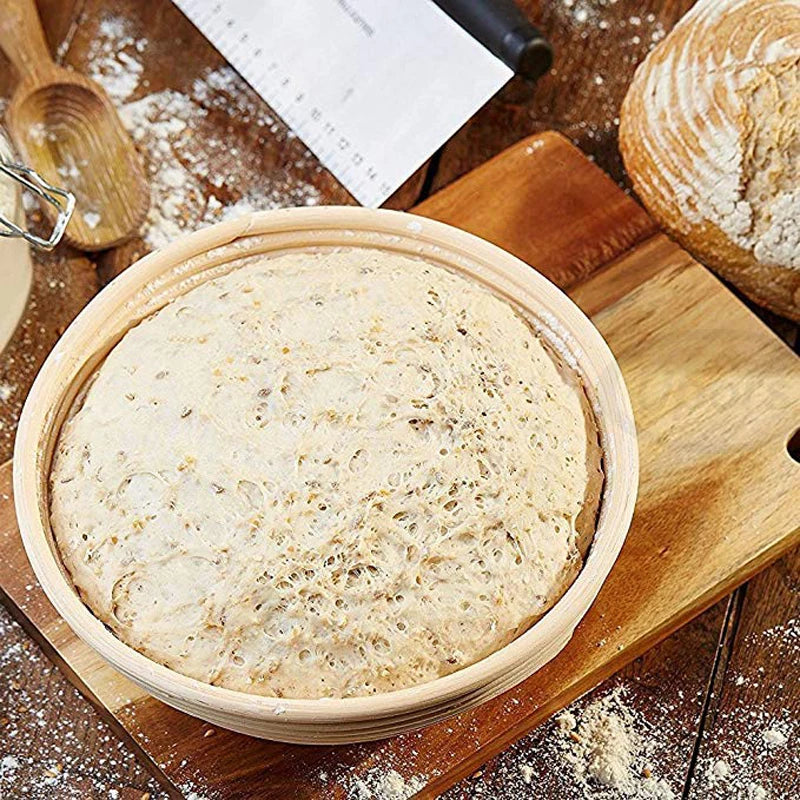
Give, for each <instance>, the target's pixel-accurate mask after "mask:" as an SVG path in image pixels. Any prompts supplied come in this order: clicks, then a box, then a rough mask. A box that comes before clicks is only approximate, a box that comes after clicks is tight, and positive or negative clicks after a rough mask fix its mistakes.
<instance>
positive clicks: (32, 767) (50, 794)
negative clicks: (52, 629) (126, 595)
mask: <svg viewBox="0 0 800 800" xmlns="http://www.w3.org/2000/svg"><path fill="white" fill-rule="evenodd" d="M111 790H117V791H120V798H128V800H134V798H135V800H139V799H140V798H141V797H142V796H143V795H144V794H145V793H146V792H149V793H150V795H151V797H152V799H153V800H155V798H156V797H157V796H158V795H161V794H162V790H161V788H160V785H159V784H158V783H157V782H156V781H155V780H154V779H153V778H152V776H151V775H150V774H149V773H148V772H147V771H146V770H145V769H144V767H143V766H142V764H141V763H140V761H139V760H138V759H136V758H135V757H134V755H133V753H132V751H131V750H130V748H128V747H126V746H124V745H123V744H122V742H121V741H120V740H119V739H118V738H117V736H116V735H115V734H114V732H113V731H112V730H111V729H110V727H109V725H108V724H107V723H106V722H105V721H104V720H103V719H102V718H101V717H100V715H99V714H98V713H97V712H96V711H94V710H93V709H92V708H91V707H90V706H88V705H87V703H86V701H85V700H83V698H82V697H81V696H80V695H79V694H78V692H77V690H76V689H74V688H73V687H72V686H71V685H70V684H69V683H68V681H67V680H66V678H65V677H64V676H63V675H62V674H61V672H60V671H59V670H58V669H56V668H55V667H54V666H53V664H52V663H51V662H50V660H49V659H48V658H47V656H46V655H45V654H44V653H43V652H42V650H41V649H40V648H39V646H38V645H37V644H35V643H34V642H32V641H31V639H30V638H29V637H28V636H27V635H26V634H25V633H24V632H23V630H22V629H21V628H20V627H19V625H17V623H16V622H14V621H13V620H12V618H11V616H10V614H9V612H8V611H6V610H5V609H4V608H2V607H0V796H3V797H8V798H9V800H11V799H12V798H20V797H26V798H29V800H51V799H52V798H55V797H58V798H63V799H64V800H66V799H67V798H85V800H101V798H102V800H107V798H109V797H111V796H112V795H111V794H110V791H111Z"/></svg>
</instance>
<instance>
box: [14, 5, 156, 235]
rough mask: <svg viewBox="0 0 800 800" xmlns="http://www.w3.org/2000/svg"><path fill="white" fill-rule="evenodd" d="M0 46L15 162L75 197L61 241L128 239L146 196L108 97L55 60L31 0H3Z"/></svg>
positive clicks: (137, 223)
mask: <svg viewBox="0 0 800 800" xmlns="http://www.w3.org/2000/svg"><path fill="white" fill-rule="evenodd" d="M0 47H2V48H3V50H5V52H6V55H8V57H9V58H10V59H11V61H12V62H13V64H14V66H15V67H16V68H17V71H18V73H19V77H20V82H19V84H18V85H17V89H16V91H15V93H14V96H13V97H12V98H11V102H10V103H9V106H8V110H7V111H6V127H7V129H8V132H9V134H10V135H11V138H12V139H13V141H14V144H15V145H16V148H17V151H18V153H19V155H20V157H21V158H22V159H23V160H24V161H25V162H26V163H27V164H29V165H30V166H32V167H33V168H34V169H35V170H36V171H37V172H38V173H39V174H40V175H42V176H43V177H44V178H45V180H47V181H49V182H50V183H52V184H54V185H57V186H66V187H67V188H68V189H69V190H70V191H71V192H72V193H73V194H74V195H75V197H76V200H77V202H76V208H75V214H74V216H73V218H72V221H71V222H70V224H69V225H68V227H67V230H66V232H65V237H66V238H67V239H68V240H69V241H71V242H72V243H73V244H74V245H75V246H76V247H78V248H80V249H81V250H103V249H105V248H107V247H112V246H113V245H115V244H118V243H119V242H122V241H124V240H125V239H128V238H130V237H131V236H132V235H133V234H134V233H136V231H137V229H138V228H139V226H140V225H141V224H142V222H143V221H144V218H145V215H146V214H147V210H148V207H149V203H150V191H149V188H148V186H147V182H146V180H145V175H144V171H143V169H142V164H141V161H140V159H139V155H138V153H137V152H136V148H135V147H134V145H133V142H132V141H131V139H130V137H129V136H128V134H127V132H126V131H125V129H124V128H123V127H122V123H121V122H120V119H119V117H118V116H117V112H116V110H115V109H114V106H113V104H112V102H111V100H110V99H109V98H108V96H107V95H106V93H105V92H104V91H103V89H102V88H101V87H100V86H98V85H97V84H96V83H94V82H93V81H90V80H89V79H88V78H86V77H84V76H83V75H80V74H78V73H77V72H72V71H71V70H68V69H65V68H64V67H60V66H58V65H57V64H54V63H53V60H52V58H51V57H50V52H49V50H48V47H47V42H46V41H45V38H44V32H43V30H42V26H41V22H40V21H39V14H38V12H37V10H36V5H35V2H34V0H3V11H2V15H1V16H0ZM45 209H46V213H48V214H50V213H52V209H51V208H48V207H47V206H45Z"/></svg>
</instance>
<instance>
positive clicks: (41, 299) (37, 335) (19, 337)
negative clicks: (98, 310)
mask: <svg viewBox="0 0 800 800" xmlns="http://www.w3.org/2000/svg"><path fill="white" fill-rule="evenodd" d="M98 286H99V283H98V280H97V273H96V271H95V269H94V266H93V265H92V263H91V262H90V261H88V260H87V259H86V258H83V257H82V256H79V255H78V254H77V253H76V252H75V251H72V250H70V249H68V248H60V249H59V250H58V251H57V252H56V253H53V254H45V253H42V254H39V253H37V254H35V256H34V274H33V285H32V287H31V293H30V296H29V298H28V304H27V306H26V308H25V312H24V313H23V315H22V319H21V321H20V324H19V325H18V327H17V330H16V331H15V332H14V335H13V336H12V338H11V341H10V342H9V343H8V345H7V346H6V347H5V349H4V350H3V351H2V352H0V459H2V460H3V461H5V460H6V459H9V458H11V452H12V450H13V447H14V435H15V433H16V430H17V421H18V420H19V415H20V412H21V410H22V405H23V403H24V402H25V398H26V397H27V396H28V390H29V389H30V387H31V385H32V384H33V379H34V378H35V377H36V373H37V372H38V371H39V367H40V366H41V365H42V363H43V362H44V359H45V358H46V356H47V354H48V353H49V352H50V349H51V348H52V346H53V345H54V344H55V343H56V341H57V340H58V337H59V336H60V335H61V334H62V333H63V331H64V329H65V328H66V327H67V325H69V323H70V322H71V321H72V320H73V319H74V317H75V316H76V315H77V313H78V312H79V311H80V310H81V309H82V308H83V306H85V305H86V303H88V302H89V300H90V299H91V298H92V296H93V295H94V294H95V292H96V291H97V289H98Z"/></svg>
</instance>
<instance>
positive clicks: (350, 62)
mask: <svg viewBox="0 0 800 800" xmlns="http://www.w3.org/2000/svg"><path fill="white" fill-rule="evenodd" d="M174 2H175V4H176V5H177V6H178V7H179V8H180V9H181V10H182V11H183V12H184V13H185V14H186V16H187V17H188V18H189V19H190V20H191V21H192V22H193V23H194V24H195V25H196V26H197V28H198V29H199V30H200V31H201V32H202V33H203V34H204V35H205V36H206V38H208V39H209V41H211V42H212V44H214V45H215V47H216V48H217V49H218V50H219V51H220V53H222V55H223V56H224V57H225V58H226V59H227V60H228V61H229V62H230V64H231V65H232V66H233V67H234V68H235V69H236V70H237V71H238V72H239V73H240V74H241V75H242V77H243V78H244V79H245V80H246V81H247V82H248V83H249V84H250V85H251V86H252V87H253V88H254V89H255V90H256V91H257V92H258V93H259V94H260V95H261V96H262V97H263V98H264V99H265V100H266V101H267V102H268V103H269V105H270V106H271V107H272V109H273V110H274V111H275V112H276V113H277V114H278V115H279V116H280V117H281V118H282V119H283V120H284V121H285V122H286V123H287V124H288V125H289V126H290V127H291V129H292V130H293V131H294V133H295V134H296V135H297V136H298V137H299V138H300V139H301V140H302V141H303V142H304V144H305V145H306V146H307V147H308V148H309V149H310V150H311V151H312V152H313V153H314V154H315V155H316V156H317V158H319V160H320V161H321V162H322V163H323V164H324V165H325V167H327V168H328V169H329V170H330V171H331V172H332V173H333V174H334V175H335V176H336V177H337V179H338V180H339V181H340V182H341V183H342V184H343V185H344V186H345V187H346V188H347V189H348V190H349V191H350V193H351V194H352V195H353V196H354V197H355V198H356V199H357V200H358V201H359V202H361V203H362V204H364V205H367V206H378V205H380V204H381V203H383V202H384V201H385V200H386V198H387V197H389V195H390V194H391V193H392V192H393V191H394V190H395V189H397V188H398V187H399V186H400V185H401V184H402V183H403V181H404V180H406V178H408V177H409V176H410V175H411V174H413V172H414V171H415V170H416V169H417V168H418V167H419V166H420V165H421V164H423V163H424V162H425V160H426V159H427V158H428V157H429V156H430V155H431V154H432V153H433V152H434V151H435V150H436V149H437V148H438V147H439V146H440V145H441V144H443V143H444V142H445V141H446V140H447V139H448V138H449V137H450V136H451V135H452V134H453V133H454V132H455V131H456V130H457V129H458V128H459V127H460V126H461V125H462V124H463V123H464V122H465V121H466V120H467V119H468V118H469V117H470V116H471V115H472V114H473V113H474V112H475V111H476V110H477V109H478V108H480V106H482V105H483V104H484V103H485V102H486V100H488V99H489V98H490V97H491V96H492V94H494V93H495V92H496V91H497V90H498V89H499V88H500V87H501V86H502V85H503V84H504V83H505V82H506V81H507V80H508V79H509V78H510V77H511V71H510V70H509V69H508V67H506V66H505V65H504V64H503V63H502V62H501V61H499V60H498V59H497V58H495V57H494V56H493V55H492V54H491V53H489V51H488V50H486V48H484V47H483V45H481V44H480V43H479V42H477V41H475V40H474V39H473V38H472V37H470V36H469V35H468V34H467V33H466V32H465V31H463V30H462V29H461V28H460V27H459V26H458V25H456V23H454V22H453V21H452V20H451V19H450V18H449V17H448V16H447V15H446V14H444V13H443V12H442V11H441V10H440V9H439V8H438V6H436V5H435V4H434V3H432V2H430V0H402V2H395V0H259V2H252V0H174Z"/></svg>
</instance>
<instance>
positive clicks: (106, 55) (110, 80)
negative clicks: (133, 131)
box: [88, 17, 147, 103]
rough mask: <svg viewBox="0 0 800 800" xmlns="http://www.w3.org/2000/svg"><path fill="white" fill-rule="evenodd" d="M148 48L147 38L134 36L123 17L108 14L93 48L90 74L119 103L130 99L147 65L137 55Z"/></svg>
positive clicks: (90, 59) (100, 27)
mask: <svg viewBox="0 0 800 800" xmlns="http://www.w3.org/2000/svg"><path fill="white" fill-rule="evenodd" d="M146 48H147V39H144V38H134V37H133V36H132V35H131V34H130V23H129V22H128V21H127V20H126V19H124V18H123V17H106V18H105V19H103V20H102V21H101V22H100V24H99V25H98V28H97V33H96V35H95V37H94V38H93V39H92V44H91V46H90V48H89V54H88V57H89V61H90V65H91V66H90V70H89V76H90V77H91V78H92V79H93V80H95V81H97V82H98V83H99V84H100V85H101V86H102V87H103V88H104V89H105V90H106V93H107V94H108V96H109V97H110V98H111V99H112V100H113V101H114V102H115V103H121V102H123V101H125V100H127V99H128V98H129V97H130V96H131V95H132V94H133V93H134V92H135V91H136V89H137V88H138V86H139V81H140V79H141V75H142V71H143V67H142V63H141V62H140V61H139V60H138V58H137V57H136V56H137V54H139V53H143V52H144V51H145V49H146Z"/></svg>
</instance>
